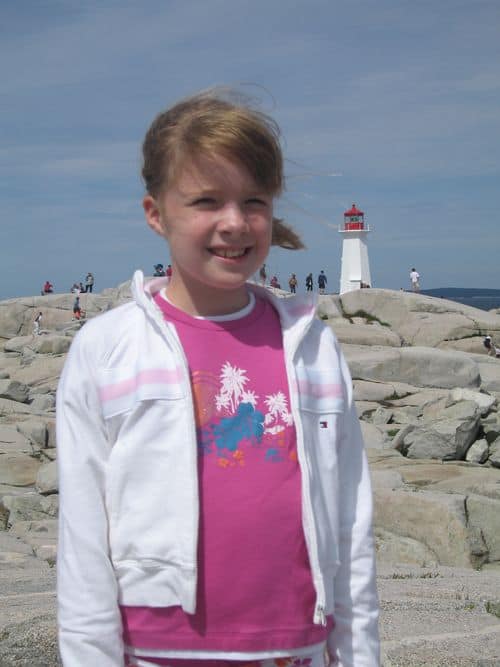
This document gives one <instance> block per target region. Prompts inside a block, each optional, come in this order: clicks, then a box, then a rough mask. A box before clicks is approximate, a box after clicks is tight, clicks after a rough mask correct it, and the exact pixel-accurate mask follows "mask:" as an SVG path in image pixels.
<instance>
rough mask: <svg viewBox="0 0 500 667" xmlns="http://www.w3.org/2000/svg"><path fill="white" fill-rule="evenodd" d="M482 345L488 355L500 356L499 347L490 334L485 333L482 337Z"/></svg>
mask: <svg viewBox="0 0 500 667" xmlns="http://www.w3.org/2000/svg"><path fill="white" fill-rule="evenodd" d="M483 345H484V347H485V348H486V350H487V352H488V356H489V357H497V359H498V358H500V347H497V346H496V345H495V343H494V342H493V339H492V337H491V336H489V335H487V336H485V337H484V339H483Z"/></svg>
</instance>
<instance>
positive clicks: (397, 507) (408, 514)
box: [374, 488, 475, 567]
mask: <svg viewBox="0 0 500 667" xmlns="http://www.w3.org/2000/svg"><path fill="white" fill-rule="evenodd" d="M374 499H375V517H374V527H375V530H380V529H381V530H386V531H389V532H390V533H393V534H396V535H400V536H402V537H405V538H410V539H412V540H415V541H417V542H418V543H420V544H421V545H425V546H426V547H427V549H429V550H430V552H431V553H432V555H433V559H434V560H435V561H437V562H438V563H440V564H441V565H453V566H459V567H470V566H471V565H473V564H474V558H475V556H474V555H473V554H472V553H471V548H470V542H469V540H470V533H469V529H468V526H467V516H466V513H465V497H464V496H462V495H459V494H446V493H439V492H427V491H426V492H425V493H419V492H415V491H412V490H406V489H395V490H392V489H380V488H379V489H375V491H374Z"/></svg>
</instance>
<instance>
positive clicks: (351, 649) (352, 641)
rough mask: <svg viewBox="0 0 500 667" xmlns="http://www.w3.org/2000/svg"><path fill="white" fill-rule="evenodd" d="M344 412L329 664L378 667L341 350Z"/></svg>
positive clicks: (364, 482)
mask: <svg viewBox="0 0 500 667" xmlns="http://www.w3.org/2000/svg"><path fill="white" fill-rule="evenodd" d="M338 354H339V356H340V363H341V370H342V377H343V383H344V396H345V401H346V405H345V412H344V414H343V416H342V420H341V425H340V438H339V444H338V466H339V494H338V502H339V560H340V565H339V568H338V570H337V572H336V576H335V581H334V599H335V609H334V621H335V626H334V628H333V630H332V632H331V633H330V636H329V638H328V651H329V655H330V660H331V662H330V664H331V665H335V666H339V667H378V665H379V664H380V656H379V651H380V647H379V635H378V608H379V607H378V596H377V589H376V573H375V548H374V540H373V532H372V518H373V501H372V490H371V482H370V473H369V470H368V461H367V457H366V452H365V449H364V443H363V436H362V433H361V427H360V424H359V419H358V416H357V412H356V406H355V404H354V400H353V395H352V394H353V392H352V379H351V375H350V372H349V369H348V367H347V364H346V361H345V359H344V356H343V354H342V352H341V351H340V349H339V350H338Z"/></svg>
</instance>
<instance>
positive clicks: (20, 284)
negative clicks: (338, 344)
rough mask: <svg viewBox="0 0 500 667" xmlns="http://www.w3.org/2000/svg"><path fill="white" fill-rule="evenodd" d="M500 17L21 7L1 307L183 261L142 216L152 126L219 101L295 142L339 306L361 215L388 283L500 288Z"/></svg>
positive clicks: (9, 28) (13, 40) (305, 267)
mask: <svg viewBox="0 0 500 667" xmlns="http://www.w3.org/2000/svg"><path fill="white" fill-rule="evenodd" d="M499 29H500V3H498V1H497V0H492V1H489V0H467V1H462V0H453V1H452V0H440V1H439V2H435V0H433V1H432V2H430V1H427V0H420V1H419V2H414V1H412V2H407V1H406V0H397V1H396V0H393V1H392V2H391V1H388V0H373V1H372V0H279V1H278V0H201V1H199V0H162V1H159V0H151V1H148V0H144V1H143V2H137V1H136V2H127V0H120V1H118V0H100V1H99V2H95V1H94V0H88V1H84V2H81V1H80V0H78V2H77V1H76V0H60V1H57V0H37V1H33V2H30V1H28V0H25V1H23V0H20V1H19V2H16V3H2V8H1V9H0V78H1V81H2V86H1V88H0V127H1V132H0V137H1V138H0V248H1V262H0V272H1V273H0V298H8V297H11V296H20V295H31V294H36V293H38V292H39V290H40V287H41V285H42V283H43V282H44V281H45V279H47V278H48V279H50V280H51V281H52V282H53V283H54V285H55V288H56V291H59V292H63V291H67V290H69V288H70V286H71V284H72V283H73V282H74V281H75V280H77V281H79V280H82V279H83V278H84V276H85V274H86V273H87V271H89V270H90V271H93V273H94V274H95V276H96V287H97V290H99V289H102V288H103V287H108V286H112V285H115V284H117V283H119V282H122V281H124V280H126V279H127V278H128V277H129V276H130V275H131V273H132V271H133V270H134V269H135V268H142V269H144V270H145V272H151V270H152V266H153V264H154V263H156V262H163V263H167V262H168V249H167V247H166V245H165V244H164V242H163V241H162V239H160V238H159V237H157V236H155V235H154V234H153V232H151V231H149V229H148V228H147V227H146V224H145V222H144V219H143V214H142V209H141V198H142V194H143V187H142V184H141V181H140V178H139V172H140V144H141V141H142V139H143V136H144V133H145V131H146V129H147V127H148V125H149V123H150V122H151V120H152V119H153V117H154V116H155V115H156V114H157V113H158V112H159V111H160V110H162V109H164V108H165V107H167V106H169V105H170V104H172V103H173V102H175V101H176V100H177V99H179V98H180V97H183V96H185V95H187V94H190V93H193V92H196V91H197V90H199V89H202V88H207V87H209V86H212V85H230V86H234V87H236V88H238V87H239V88H241V89H243V90H244V91H245V92H247V93H248V94H250V95H254V96H255V97H256V98H257V99H258V100H260V104H261V108H262V109H263V110H264V111H267V112H270V113H271V114H272V115H273V116H274V117H275V119H276V120H277V121H278V123H279V124H280V126H281V129H282V132H283V145H284V152H285V156H286V158H287V171H288V185H287V191H286V193H285V195H284V196H283V197H282V199H281V201H280V202H279V205H278V213H280V214H281V215H283V216H284V217H285V218H286V219H287V220H288V221H289V222H290V223H291V224H292V225H294V226H295V228H296V229H297V230H298V231H299V232H300V233H301V235H302V237H303V239H304V241H305V243H306V245H307V250H306V251H302V252H299V253H292V252H289V251H285V250H276V249H275V250H273V251H272V252H271V255H270V257H269V262H268V264H269V267H270V270H271V272H273V273H276V274H277V275H278V276H279V278H280V279H281V281H282V282H285V281H286V280H285V279H286V278H287V276H288V275H289V274H290V272H291V271H294V272H296V273H297V275H298V277H299V280H300V282H301V288H302V289H303V287H302V286H303V280H304V278H305V275H306V274H307V273H308V272H309V271H312V272H313V273H315V274H316V273H318V272H319V270H320V269H324V270H325V272H326V273H327V275H328V277H329V286H330V288H331V289H332V290H335V291H337V290H338V286H339V277H340V259H341V238H340V234H339V233H338V231H336V229H335V227H336V226H337V225H338V224H340V223H341V222H342V214H343V211H344V210H345V209H346V208H349V207H350V205H351V204H352V202H356V204H357V205H358V206H359V207H360V208H361V209H362V210H363V211H364V212H365V215H366V220H367V222H368V223H369V224H370V226H371V227H372V228H373V230H374V231H373V232H372V233H371V234H370V236H369V256H370V265H371V272H372V280H373V284H374V286H376V287H389V288H394V289H399V288H400V287H405V288H406V287H408V285H409V280H408V272H409V270H410V268H411V267H412V266H415V267H416V268H417V269H418V271H419V272H420V274H421V276H422V287H423V288H431V287H445V286H459V287H465V286H467V287H497V288H500V261H499V260H500V258H499V254H500V240H499V235H500V230H499V225H498V221H499V214H498V209H499V207H500V196H499V195H500V187H499V185H500V167H499V163H500V157H499V156H500V39H499Z"/></svg>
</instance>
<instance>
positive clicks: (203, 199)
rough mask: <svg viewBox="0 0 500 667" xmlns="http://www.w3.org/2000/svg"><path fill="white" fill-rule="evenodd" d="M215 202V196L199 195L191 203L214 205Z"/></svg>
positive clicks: (195, 204) (193, 204) (194, 204)
mask: <svg viewBox="0 0 500 667" xmlns="http://www.w3.org/2000/svg"><path fill="white" fill-rule="evenodd" d="M214 204H215V199H214V198H213V197H198V199H195V200H194V201H193V202H192V203H191V205H192V206H213V205H214Z"/></svg>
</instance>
